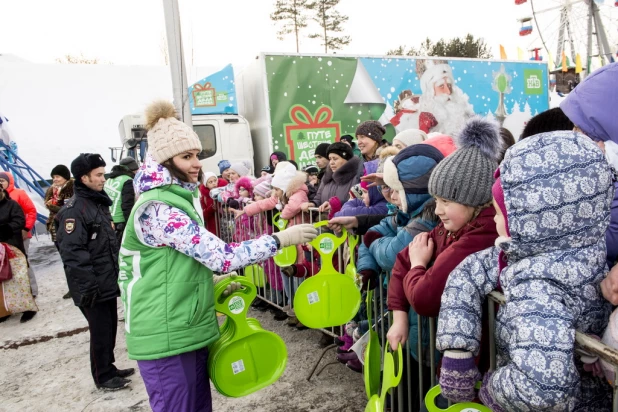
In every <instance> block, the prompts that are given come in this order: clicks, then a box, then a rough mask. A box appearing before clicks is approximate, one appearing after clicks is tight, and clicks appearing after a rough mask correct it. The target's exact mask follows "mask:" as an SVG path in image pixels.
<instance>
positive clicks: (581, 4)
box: [515, 0, 618, 76]
mask: <svg viewBox="0 0 618 412" xmlns="http://www.w3.org/2000/svg"><path fill="white" fill-rule="evenodd" d="M525 3H528V4H527V5H526V4H525ZM515 4H517V5H520V6H522V7H525V6H528V9H527V10H526V9H524V10H526V11H527V14H526V15H525V17H522V18H520V19H519V22H520V23H521V29H520V31H519V34H520V36H527V37H528V38H529V39H530V43H529V45H528V50H529V51H531V52H533V53H534V54H533V57H532V59H531V60H541V59H542V56H541V55H540V54H539V51H540V50H543V51H544V52H545V53H546V54H547V56H548V59H552V62H553V63H554V66H555V67H556V68H559V67H563V68H564V67H565V66H571V65H573V66H575V65H578V67H581V69H579V70H580V71H581V72H582V73H581V75H583V76H585V75H587V74H588V73H590V72H592V71H593V70H594V69H596V68H598V67H601V66H604V65H606V64H609V63H612V62H614V61H615V55H616V50H617V48H618V0H617V1H614V0H611V1H610V0H515ZM563 71H564V69H563Z"/></svg>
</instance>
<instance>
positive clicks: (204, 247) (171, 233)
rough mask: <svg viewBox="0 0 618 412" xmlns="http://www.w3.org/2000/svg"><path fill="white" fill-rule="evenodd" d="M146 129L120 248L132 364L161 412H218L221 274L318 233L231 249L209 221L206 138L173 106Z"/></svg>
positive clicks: (157, 111) (151, 110) (165, 106)
mask: <svg viewBox="0 0 618 412" xmlns="http://www.w3.org/2000/svg"><path fill="white" fill-rule="evenodd" d="M146 127H147V129H148V156H147V158H146V160H145V162H144V164H143V165H142V167H141V168H140V170H139V171H138V173H137V174H136V176H135V178H134V187H135V191H136V194H137V196H138V198H137V202H136V204H135V206H134V207H133V210H132V212H131V216H130V217H129V220H128V222H127V226H126V229H125V233H124V238H123V242H122V246H121V249H120V275H119V281H118V282H119V284H120V288H121V293H122V300H123V303H124V307H125V328H126V333H125V334H126V338H127V349H128V352H129V358H131V359H136V360H137V361H138V366H139V369H140V373H141V375H142V378H143V379H144V384H145V385H146V390H147V392H148V396H149V398H150V406H151V407H152V409H153V411H155V412H162V411H171V410H174V411H211V410H212V401H211V395H210V384H209V382H208V370H207V359H208V348H207V347H208V346H209V345H210V344H212V343H214V342H215V341H216V340H217V339H218V338H219V327H218V323H217V318H216V314H215V309H214V294H213V289H214V287H213V285H214V283H216V282H217V281H220V280H221V279H222V278H223V277H225V276H224V275H223V276H213V272H217V273H228V272H230V271H232V270H234V269H238V268H242V267H244V266H247V265H251V264H254V263H256V262H260V261H263V260H265V259H268V258H269V257H271V256H273V255H275V254H276V253H277V250H278V249H280V248H283V247H286V246H289V245H293V244H301V243H306V242H309V241H311V240H312V239H314V238H315V237H316V236H317V230H316V229H315V228H313V226H311V225H296V226H293V227H291V228H290V229H287V230H284V231H282V232H278V233H277V234H276V235H273V236H266V235H265V236H261V237H260V238H258V239H254V240H250V241H246V242H243V243H240V244H238V243H230V244H226V243H224V242H223V241H222V240H221V239H219V238H218V237H217V236H216V235H214V234H212V233H210V232H208V231H207V230H206V229H205V228H204V223H203V221H202V217H201V211H200V208H199V191H198V185H199V182H200V181H201V179H202V170H201V164H200V162H199V159H198V157H197V156H198V154H199V153H200V152H201V151H202V145H201V143H200V140H199V138H198V136H197V134H196V133H195V132H194V131H193V130H192V129H191V127H189V126H187V125H185V124H184V123H182V122H180V121H179V120H177V118H176V110H175V108H174V106H173V105H172V104H171V103H169V102H167V101H158V102H155V103H153V104H152V105H151V106H149V107H148V108H147V110H146ZM228 276H229V275H228ZM236 287H239V284H237V283H233V284H232V286H230V287H228V290H227V293H230V292H232V291H233V290H234V288H236Z"/></svg>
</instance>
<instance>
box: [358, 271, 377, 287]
mask: <svg viewBox="0 0 618 412" xmlns="http://www.w3.org/2000/svg"><path fill="white" fill-rule="evenodd" d="M358 274H359V276H360V277H361V280H362V282H363V286H362V287H361V290H370V289H371V290H373V289H375V288H376V286H378V274H377V273H376V272H374V271H373V270H371V269H363V270H361V271H359V272H358Z"/></svg>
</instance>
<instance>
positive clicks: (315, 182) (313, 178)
mask: <svg viewBox="0 0 618 412" xmlns="http://www.w3.org/2000/svg"><path fill="white" fill-rule="evenodd" d="M309 183H311V184H312V185H314V186H317V185H318V177H317V176H316V175H309Z"/></svg>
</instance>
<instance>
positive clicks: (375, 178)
mask: <svg viewBox="0 0 618 412" xmlns="http://www.w3.org/2000/svg"><path fill="white" fill-rule="evenodd" d="M361 181H362V182H369V185H368V186H367V187H374V186H379V185H384V184H385V183H384V173H370V174H368V175H365V176H362V177H361Z"/></svg>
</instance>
